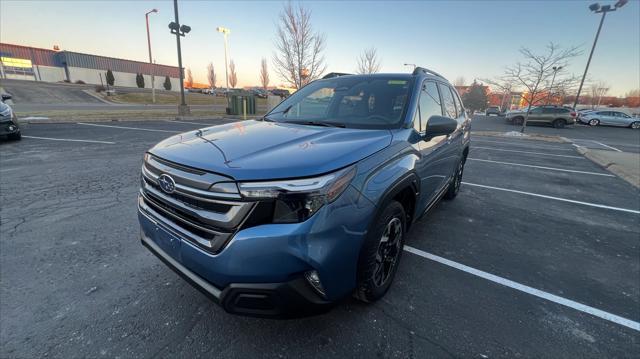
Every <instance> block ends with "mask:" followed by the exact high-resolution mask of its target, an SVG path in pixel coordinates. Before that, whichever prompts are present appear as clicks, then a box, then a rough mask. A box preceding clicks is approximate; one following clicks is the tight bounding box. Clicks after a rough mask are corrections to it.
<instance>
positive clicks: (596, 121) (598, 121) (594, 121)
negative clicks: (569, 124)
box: [588, 118, 600, 126]
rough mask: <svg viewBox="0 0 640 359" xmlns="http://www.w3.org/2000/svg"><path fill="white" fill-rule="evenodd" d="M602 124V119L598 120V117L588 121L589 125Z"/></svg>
mask: <svg viewBox="0 0 640 359" xmlns="http://www.w3.org/2000/svg"><path fill="white" fill-rule="evenodd" d="M599 124H600V120H598V119H597V118H594V119H591V120H589V122H588V125H589V126H598V125H599Z"/></svg>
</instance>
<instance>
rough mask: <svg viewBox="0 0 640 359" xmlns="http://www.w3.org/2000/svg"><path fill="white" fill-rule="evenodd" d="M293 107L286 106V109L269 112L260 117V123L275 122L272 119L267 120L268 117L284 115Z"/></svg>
mask: <svg viewBox="0 0 640 359" xmlns="http://www.w3.org/2000/svg"><path fill="white" fill-rule="evenodd" d="M292 107H293V105H289V106H287V108H285V109H284V110H282V111H276V112H270V113H268V114H266V115H264V116H262V121H269V122H276V121H275V120H274V119H271V118H269V116H270V115H277V114H279V113H281V114H283V115H286V114H287V112H289V110H291V108H292Z"/></svg>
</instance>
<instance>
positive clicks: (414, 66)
mask: <svg viewBox="0 0 640 359" xmlns="http://www.w3.org/2000/svg"><path fill="white" fill-rule="evenodd" d="M404 66H413V69H414V70H415V69H416V67H418V66H417V65H416V64H404Z"/></svg>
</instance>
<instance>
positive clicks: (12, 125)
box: [0, 117, 20, 136]
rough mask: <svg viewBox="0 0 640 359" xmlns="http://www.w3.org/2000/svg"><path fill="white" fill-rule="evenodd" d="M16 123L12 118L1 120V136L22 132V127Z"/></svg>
mask: <svg viewBox="0 0 640 359" xmlns="http://www.w3.org/2000/svg"><path fill="white" fill-rule="evenodd" d="M16 122H17V121H16ZM16 122H14V121H13V120H12V119H11V118H10V117H9V118H2V119H0V136H3V135H10V134H13V133H18V132H20V126H18V124H17V123H16Z"/></svg>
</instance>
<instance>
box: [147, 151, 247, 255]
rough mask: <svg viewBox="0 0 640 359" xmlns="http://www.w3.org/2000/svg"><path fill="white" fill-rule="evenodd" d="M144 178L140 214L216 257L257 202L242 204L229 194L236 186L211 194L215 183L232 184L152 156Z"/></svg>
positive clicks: (214, 175) (217, 177)
mask: <svg viewBox="0 0 640 359" xmlns="http://www.w3.org/2000/svg"><path fill="white" fill-rule="evenodd" d="M163 174H165V175H169V176H170V177H171V178H172V179H173V180H174V182H175V191H174V192H173V193H166V192H165V191H163V190H162V188H161V187H160V184H159V182H158V178H159V177H160V176H161V175H163ZM142 176H143V177H142V181H141V188H140V199H139V206H140V210H141V211H143V212H144V213H145V215H147V216H149V217H152V218H153V219H155V220H156V221H159V222H162V223H163V224H164V225H165V226H166V227H169V228H170V229H171V230H173V231H174V232H177V234H179V235H180V237H181V238H184V239H186V240H188V241H190V242H192V243H194V244H196V245H198V246H200V247H202V248H204V249H206V250H208V251H210V252H213V253H217V252H218V251H220V250H221V249H222V248H224V246H225V245H226V243H227V242H228V240H229V239H230V238H231V237H232V235H233V234H234V233H235V232H236V231H237V230H238V228H240V226H241V225H242V223H243V222H244V221H245V219H246V218H247V216H248V215H249V213H251V212H252V210H253V208H254V207H255V203H254V202H245V201H242V200H241V198H240V194H239V193H238V192H236V193H233V192H231V191H230V190H229V188H236V187H235V185H233V186H225V187H224V188H225V190H224V191H220V192H212V191H211V190H210V189H211V188H212V186H214V185H215V184H216V183H226V184H229V183H230V182H231V181H232V180H231V179H230V178H228V177H225V176H221V175H217V174H213V173H209V172H204V171H201V170H198V169H191V168H188V167H185V166H183V165H177V164H174V163H172V162H169V161H166V160H160V159H158V158H157V157H154V156H152V155H146V156H145V161H144V164H143V166H142ZM236 190H237V188H236Z"/></svg>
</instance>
